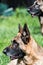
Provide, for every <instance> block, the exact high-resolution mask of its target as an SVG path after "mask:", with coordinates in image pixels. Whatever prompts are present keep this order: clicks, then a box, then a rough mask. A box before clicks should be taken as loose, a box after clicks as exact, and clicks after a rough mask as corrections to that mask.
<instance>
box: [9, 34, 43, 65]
mask: <svg viewBox="0 0 43 65" xmlns="http://www.w3.org/2000/svg"><path fill="white" fill-rule="evenodd" d="M20 36H21V34H20V33H18V35H17V37H16V38H14V39H15V40H16V41H17V42H18V43H20V48H21V49H22V50H23V51H24V52H25V53H26V56H24V58H23V60H21V61H20V62H19V63H17V62H16V65H26V64H27V65H43V48H42V47H40V46H39V45H38V44H37V43H36V41H35V40H34V39H33V37H32V36H30V41H29V43H28V44H27V45H25V44H23V42H22V40H21V39H20ZM14 61H15V60H13V61H11V62H10V63H9V64H8V65H12V63H13V65H15V63H14Z"/></svg>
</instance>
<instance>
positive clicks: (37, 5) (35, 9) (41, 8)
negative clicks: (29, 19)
mask: <svg viewBox="0 0 43 65" xmlns="http://www.w3.org/2000/svg"><path fill="white" fill-rule="evenodd" d="M28 12H29V13H30V14H31V15H32V16H38V18H39V22H40V26H41V33H42V35H43V0H36V1H35V2H34V4H33V5H32V6H30V7H29V8H28Z"/></svg>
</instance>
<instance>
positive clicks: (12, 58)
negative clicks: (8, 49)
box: [10, 53, 25, 60]
mask: <svg viewBox="0 0 43 65" xmlns="http://www.w3.org/2000/svg"><path fill="white" fill-rule="evenodd" d="M24 56H25V54H24V53H23V54H18V55H12V56H10V59H11V60H14V59H21V58H23V57H24Z"/></svg>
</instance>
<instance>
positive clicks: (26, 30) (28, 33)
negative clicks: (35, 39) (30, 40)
mask: <svg viewBox="0 0 43 65" xmlns="http://www.w3.org/2000/svg"><path fill="white" fill-rule="evenodd" d="M23 31H24V32H25V35H28V36H29V37H30V32H29V29H28V27H27V24H26V23H25V24H24V27H23Z"/></svg>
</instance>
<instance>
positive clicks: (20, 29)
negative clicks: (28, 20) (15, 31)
mask: <svg viewBox="0 0 43 65" xmlns="http://www.w3.org/2000/svg"><path fill="white" fill-rule="evenodd" d="M18 28H19V32H20V33H22V31H23V29H22V27H21V25H20V24H19V26H18Z"/></svg>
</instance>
